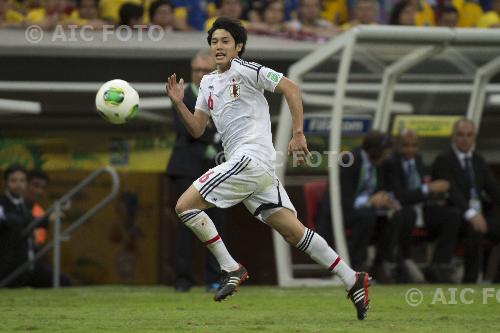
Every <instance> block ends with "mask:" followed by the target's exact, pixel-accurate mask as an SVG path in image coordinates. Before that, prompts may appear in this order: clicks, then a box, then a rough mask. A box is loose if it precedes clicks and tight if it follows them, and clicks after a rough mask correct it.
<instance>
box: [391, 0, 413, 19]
mask: <svg viewBox="0 0 500 333" xmlns="http://www.w3.org/2000/svg"><path fill="white" fill-rule="evenodd" d="M410 5H411V3H410V2H409V1H407V0H401V1H399V2H398V3H396V4H395V5H394V7H392V10H391V15H390V17H389V25H400V23H399V17H400V16H401V13H402V12H403V11H404V10H405V9H406V7H408V6H410Z"/></svg>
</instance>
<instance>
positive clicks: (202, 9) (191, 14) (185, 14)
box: [172, 0, 216, 31]
mask: <svg viewBox="0 0 500 333" xmlns="http://www.w3.org/2000/svg"><path fill="white" fill-rule="evenodd" d="M172 4H173V5H174V6H175V16H176V17H177V18H179V19H181V20H184V21H186V20H187V25H189V26H190V27H192V28H193V29H195V30H200V31H202V30H203V24H204V23H205V21H206V20H207V18H208V17H212V16H215V14H216V12H215V11H216V8H215V3H214V1H213V0H208V1H200V0H172Z"/></svg>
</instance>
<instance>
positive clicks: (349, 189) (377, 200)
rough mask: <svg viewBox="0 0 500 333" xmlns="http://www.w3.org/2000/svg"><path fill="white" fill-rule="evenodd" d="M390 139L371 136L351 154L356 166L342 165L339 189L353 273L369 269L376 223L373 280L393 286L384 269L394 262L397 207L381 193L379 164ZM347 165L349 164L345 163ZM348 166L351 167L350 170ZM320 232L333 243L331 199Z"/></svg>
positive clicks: (326, 198)
mask: <svg viewBox="0 0 500 333" xmlns="http://www.w3.org/2000/svg"><path fill="white" fill-rule="evenodd" d="M390 148H391V140H390V137H389V136H388V135H386V134H383V133H381V132H378V131H371V132H369V133H368V134H367V135H366V137H365V138H364V139H363V142H362V144H361V147H360V148H357V149H355V150H354V151H353V152H352V156H353V160H352V162H353V163H343V165H346V167H342V166H341V168H340V186H341V193H342V211H343V214H344V224H345V225H346V227H347V228H350V229H351V235H350V237H349V240H348V246H349V255H350V257H351V264H352V267H353V269H356V270H361V269H366V261H367V249H368V246H369V245H370V241H371V240H372V238H373V236H374V233H375V229H376V228H375V227H376V226H377V224H378V223H377V222H381V223H380V224H379V225H378V226H377V227H381V228H380V229H381V230H380V231H381V233H380V234H379V237H378V239H379V242H378V244H377V257H376V259H375V265H374V268H375V270H374V276H375V278H376V279H377V280H379V282H391V278H390V275H389V274H388V272H386V270H385V269H384V268H383V267H384V265H385V263H386V262H392V261H393V259H394V258H393V252H394V247H395V241H396V235H397V233H396V231H397V230H396V228H395V227H394V226H392V225H391V219H389V218H387V217H388V214H389V215H390V214H391V213H393V212H394V210H395V209H397V208H398V207H397V203H396V202H395V201H394V200H393V198H392V197H391V195H390V194H389V193H387V192H386V191H384V190H382V188H383V186H382V179H383V178H382V175H381V170H380V167H379V166H380V164H381V163H382V162H383V161H384V160H385V159H386V158H387V157H388V156H389V154H390ZM344 162H346V161H344ZM347 165H349V166H347ZM316 226H317V232H318V234H320V235H322V236H324V237H325V239H327V240H328V241H329V242H331V240H332V234H331V211H330V195H329V193H328V191H327V193H326V195H325V196H324V197H323V199H322V200H321V202H320V205H319V210H318V215H317V220H316Z"/></svg>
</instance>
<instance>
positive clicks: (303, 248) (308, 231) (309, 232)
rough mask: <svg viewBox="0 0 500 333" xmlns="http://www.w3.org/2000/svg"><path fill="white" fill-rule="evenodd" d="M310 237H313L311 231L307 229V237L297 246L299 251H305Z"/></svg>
mask: <svg viewBox="0 0 500 333" xmlns="http://www.w3.org/2000/svg"><path fill="white" fill-rule="evenodd" d="M310 236H311V229H307V231H306V237H304V240H302V242H301V243H300V244H299V245H298V246H297V248H298V249H299V250H301V251H304V250H305V249H306V247H305V245H306V243H307V240H308V239H309V237H310Z"/></svg>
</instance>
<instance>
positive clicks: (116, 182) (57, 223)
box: [0, 166, 120, 288]
mask: <svg viewBox="0 0 500 333" xmlns="http://www.w3.org/2000/svg"><path fill="white" fill-rule="evenodd" d="M103 173H108V174H109V175H110V176H111V180H112V185H111V191H110V193H109V194H108V195H107V196H106V197H105V198H104V199H102V200H101V201H99V202H98V203H97V204H96V205H94V207H92V208H91V209H89V210H87V211H86V212H85V213H84V214H83V215H82V216H80V217H79V218H78V219H76V220H75V221H74V222H72V223H71V224H70V225H69V226H68V227H67V228H66V229H64V231H62V232H61V209H62V206H63V205H64V204H65V203H66V202H69V200H70V199H71V198H72V197H73V196H75V195H76V194H78V193H79V192H80V191H81V190H82V189H84V188H85V187H86V186H87V185H89V184H90V183H91V182H92V181H93V180H94V179H96V178H97V177H99V176H100V175H101V174H103ZM119 189H120V178H119V177H118V174H117V173H116V170H115V169H114V168H112V167H110V166H106V167H103V168H101V169H98V170H96V171H94V172H93V173H91V174H90V175H89V176H88V177H87V178H85V179H84V180H82V181H81V182H80V183H79V184H78V185H76V186H75V187H73V188H72V189H71V190H69V191H68V192H67V193H66V194H64V195H63V196H62V197H61V198H59V199H58V200H56V201H55V202H54V204H53V205H52V206H50V207H49V208H48V209H47V210H46V211H45V214H44V215H43V216H41V217H39V218H36V219H35V220H33V221H32V222H31V223H30V224H29V225H28V226H27V227H26V228H24V230H23V237H27V236H28V235H29V234H30V233H32V232H33V229H34V228H36V227H38V226H39V225H40V224H41V223H43V222H44V220H45V219H47V218H48V217H49V216H50V215H51V214H52V213H54V214H55V220H54V222H53V223H54V225H53V238H52V240H51V241H50V242H48V243H47V244H45V246H43V247H42V248H41V249H40V250H39V251H38V252H37V253H36V254H35V256H34V257H33V258H32V259H28V260H27V261H26V262H25V263H24V264H22V265H21V266H19V267H18V268H17V269H16V270H15V271H13V272H12V273H10V274H9V275H8V276H7V277H5V278H4V279H3V280H2V281H0V288H1V287H5V286H6V285H8V284H9V283H10V282H12V281H13V280H14V279H16V278H17V277H18V276H19V275H21V274H22V273H23V272H24V271H26V270H27V269H28V268H29V267H30V266H31V265H32V264H33V263H34V262H35V261H36V260H38V259H39V258H41V257H42V256H44V255H45V254H47V253H48V252H49V251H50V250H51V249H52V248H54V251H53V254H52V255H53V260H52V261H53V262H52V265H53V275H52V286H53V287H54V288H58V287H59V284H60V281H59V276H60V272H61V241H62V240H64V239H67V238H69V235H70V234H71V233H72V232H73V231H75V230H76V229H77V228H78V227H80V226H81V225H82V224H84V223H85V222H86V221H87V220H88V219H89V218H91V217H92V216H94V215H95V214H96V213H97V212H98V211H99V210H100V209H101V208H103V207H104V206H106V205H107V204H108V203H109V202H110V201H111V200H113V199H114V198H115V197H116V195H117V194H118V191H119Z"/></svg>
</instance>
